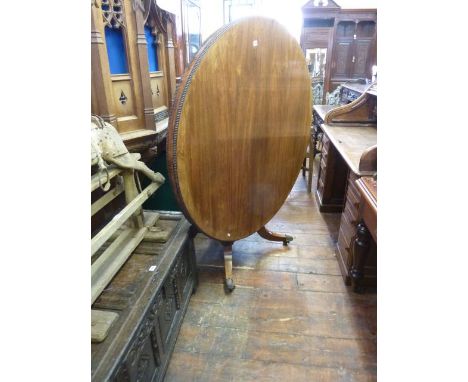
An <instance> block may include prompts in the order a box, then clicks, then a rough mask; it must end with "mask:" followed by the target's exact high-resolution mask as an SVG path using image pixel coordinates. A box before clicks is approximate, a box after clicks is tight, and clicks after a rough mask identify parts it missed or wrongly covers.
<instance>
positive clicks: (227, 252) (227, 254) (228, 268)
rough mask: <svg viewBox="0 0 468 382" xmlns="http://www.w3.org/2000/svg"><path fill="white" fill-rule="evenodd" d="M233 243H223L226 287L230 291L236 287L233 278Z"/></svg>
mask: <svg viewBox="0 0 468 382" xmlns="http://www.w3.org/2000/svg"><path fill="white" fill-rule="evenodd" d="M232 244H233V243H223V247H224V274H225V276H224V277H225V279H224V282H225V289H226V291H227V292H228V293H230V292H232V291H233V290H234V288H235V287H236V286H235V285H234V280H233V278H232Z"/></svg>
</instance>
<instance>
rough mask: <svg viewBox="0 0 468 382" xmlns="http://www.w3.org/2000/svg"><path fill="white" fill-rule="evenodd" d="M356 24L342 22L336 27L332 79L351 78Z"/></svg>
mask: <svg viewBox="0 0 468 382" xmlns="http://www.w3.org/2000/svg"><path fill="white" fill-rule="evenodd" d="M355 29H356V24H355V23H354V22H352V21H340V22H339V23H338V24H337V27H336V36H335V47H334V50H335V52H334V62H333V64H332V66H333V69H332V77H333V78H336V77H343V78H349V76H350V75H351V70H352V58H353V42H354V35H355Z"/></svg>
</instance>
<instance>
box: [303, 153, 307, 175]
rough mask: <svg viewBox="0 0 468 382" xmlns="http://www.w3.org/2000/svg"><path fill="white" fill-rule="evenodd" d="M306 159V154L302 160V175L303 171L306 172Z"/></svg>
mask: <svg viewBox="0 0 468 382" xmlns="http://www.w3.org/2000/svg"><path fill="white" fill-rule="evenodd" d="M306 161H307V155H306V157H305V158H304V160H303V161H302V176H305V173H306Z"/></svg>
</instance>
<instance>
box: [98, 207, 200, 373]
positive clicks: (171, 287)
mask: <svg viewBox="0 0 468 382" xmlns="http://www.w3.org/2000/svg"><path fill="white" fill-rule="evenodd" d="M160 222H161V224H165V225H166V226H167V228H169V229H170V228H172V234H171V237H170V239H169V240H168V241H167V242H166V243H146V242H142V243H141V244H140V245H139V246H138V247H137V248H136V250H135V251H134V253H133V254H132V255H131V256H130V258H129V259H128V261H127V262H126V263H125V265H124V266H123V267H122V269H121V270H120V271H119V273H118V274H117V275H116V276H115V277H114V279H113V280H112V281H111V283H110V284H109V285H108V286H107V287H106V289H105V290H104V291H103V292H102V294H101V295H100V296H99V297H98V299H97V300H96V302H95V303H94V304H93V309H99V310H104V311H113V312H116V313H118V315H119V316H118V318H117V320H116V321H115V322H114V324H113V325H112V327H111V328H110V330H109V332H108V335H107V337H106V339H105V340H104V341H103V342H101V343H93V344H92V345H91V353H92V362H91V368H92V380H93V381H99V382H101V381H130V382H133V381H162V380H163V378H164V374H165V371H166V369H167V365H168V363H169V359H170V356H171V354H172V351H173V348H174V344H175V342H176V339H177V335H178V332H179V329H180V326H181V323H182V319H183V316H184V315H185V311H186V309H187V305H188V302H189V299H190V296H191V294H192V293H193V292H194V290H195V287H196V283H197V277H196V263H195V254H194V248H193V240H192V239H193V237H192V235H191V226H190V224H189V223H188V222H187V220H186V219H185V218H184V217H183V215H182V214H180V213H169V212H168V213H161V217H160Z"/></svg>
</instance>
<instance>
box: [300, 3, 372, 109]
mask: <svg viewBox="0 0 468 382" xmlns="http://www.w3.org/2000/svg"><path fill="white" fill-rule="evenodd" d="M302 15H303V28H302V33H301V46H302V48H303V51H304V54H305V55H306V57H307V58H309V57H308V55H309V54H310V53H314V52H315V51H314V50H317V49H321V51H320V52H321V54H322V55H323V54H325V55H326V65H325V74H324V76H323V85H322V86H323V101H325V99H326V98H325V97H326V94H327V93H331V92H332V91H333V90H335V89H336V87H337V86H338V85H340V84H343V83H345V82H348V81H356V80H358V79H361V80H362V79H369V80H370V79H371V77H372V66H373V65H377V10H376V9H342V8H341V7H340V6H339V5H338V4H337V3H336V2H334V1H332V0H329V1H328V2H326V3H324V2H316V1H314V0H311V1H309V2H308V3H306V4H305V5H304V6H303V7H302ZM312 85H313V86H314V84H312Z"/></svg>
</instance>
